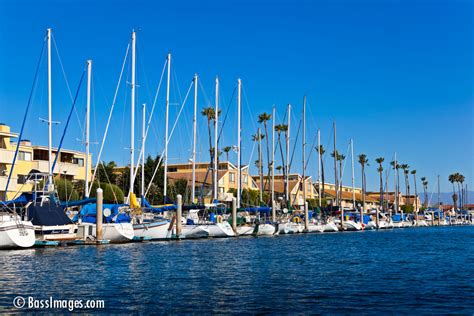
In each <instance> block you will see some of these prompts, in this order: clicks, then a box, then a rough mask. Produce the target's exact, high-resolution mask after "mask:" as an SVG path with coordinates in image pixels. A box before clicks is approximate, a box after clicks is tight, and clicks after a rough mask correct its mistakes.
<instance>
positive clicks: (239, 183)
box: [237, 78, 242, 208]
mask: <svg viewBox="0 0 474 316" xmlns="http://www.w3.org/2000/svg"><path fill="white" fill-rule="evenodd" d="M241 95H242V81H241V80H240V78H239V79H237V208H239V207H240V196H241V191H242V166H241V164H240V163H241V161H240V160H241V159H240V155H241V152H240V143H241V139H240V138H241V133H242V126H241V121H240V120H241V117H240V115H241V106H242V99H241Z"/></svg>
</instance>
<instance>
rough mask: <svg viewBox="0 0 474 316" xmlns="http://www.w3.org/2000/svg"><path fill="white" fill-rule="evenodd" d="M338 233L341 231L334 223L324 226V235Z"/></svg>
mask: <svg viewBox="0 0 474 316" xmlns="http://www.w3.org/2000/svg"><path fill="white" fill-rule="evenodd" d="M338 231H339V228H337V225H336V223H334V222H329V223H327V224H324V225H323V232H324V233H334V232H338Z"/></svg>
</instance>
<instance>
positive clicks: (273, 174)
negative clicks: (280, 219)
mask: <svg viewBox="0 0 474 316" xmlns="http://www.w3.org/2000/svg"><path fill="white" fill-rule="evenodd" d="M271 170H272V171H271V172H272V221H273V222H276V209H275V105H273V109H272V169H271Z"/></svg>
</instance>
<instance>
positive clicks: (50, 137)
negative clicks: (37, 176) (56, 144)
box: [5, 28, 54, 194]
mask: <svg viewBox="0 0 474 316" xmlns="http://www.w3.org/2000/svg"><path fill="white" fill-rule="evenodd" d="M51 32H52V30H51V29H50V28H49V29H48V31H47V35H46V36H47V39H48V187H47V190H48V191H53V190H54V184H53V169H52V167H53V164H52V160H53V148H52V144H53V128H52V124H53V118H52V116H53V113H52V109H53V105H52V103H53V96H52V92H51V35H52V34H51ZM5 194H6V193H5Z"/></svg>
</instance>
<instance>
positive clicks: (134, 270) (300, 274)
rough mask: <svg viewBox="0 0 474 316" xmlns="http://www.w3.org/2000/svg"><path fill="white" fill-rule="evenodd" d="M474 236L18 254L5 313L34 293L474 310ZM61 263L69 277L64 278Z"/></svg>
mask: <svg viewBox="0 0 474 316" xmlns="http://www.w3.org/2000/svg"><path fill="white" fill-rule="evenodd" d="M473 234H474V230H473V229H472V227H471V226H462V227H461V226H453V227H439V228H438V227H428V228H423V229H421V228H420V229H400V230H383V231H372V232H364V233H362V232H351V233H341V234H338V233H337V234H304V235H303V234H299V235H291V236H278V237H267V238H263V237H262V238H255V239H252V238H237V239H235V238H233V239H228V238H225V239H213V240H183V241H179V242H175V243H174V242H173V243H169V242H149V243H139V244H136V243H134V244H124V245H113V244H109V245H104V246H100V247H61V248H45V249H36V250H35V249H29V250H12V251H7V252H2V255H1V256H0V264H1V266H2V267H3V268H2V274H1V276H0V282H1V284H2V287H0V305H1V306H2V307H3V306H4V308H3V309H2V312H5V313H10V312H15V311H17V309H15V308H13V307H12V305H11V301H12V300H13V298H14V297H15V296H16V295H23V296H25V297H26V296H29V295H31V296H34V297H35V298H37V299H46V298H48V297H49V296H53V297H54V298H55V299H63V298H82V299H103V300H104V301H105V303H106V304H105V311H107V313H114V314H123V313H135V312H136V311H137V308H138V309H139V310H140V312H142V313H146V314H148V313H153V314H156V313H158V314H163V313H191V314H213V313H232V312H235V311H239V312H241V313H249V314H255V313H268V312H270V311H278V313H280V314H294V313H305V312H306V311H308V310H313V311H315V310H317V311H318V312H319V313H321V314H334V313H337V314H338V313H341V312H342V313H357V314H366V313H367V312H368V311H369V310H370V311H373V312H374V313H389V312H390V311H393V310H395V309H396V310H397V311H400V312H402V313H407V314H411V313H414V312H416V313H423V314H444V313H455V314H469V313H470V312H471V311H472V310H473V308H474V306H473V301H472V299H471V298H472V291H473V290H474V289H473V285H472V282H471V281H472V278H471V276H472V275H473V273H474V271H473V267H472V265H471V264H469V262H471V261H472V259H473V258H472V256H473V252H472V242H471V241H470V240H472V239H473V238H474V235H473ZM394 240H396V241H397V242H393V241H394ZM86 258H87V259H86ZM59 262H60V263H61V265H62V266H67V267H68V268H67V271H68V272H67V273H65V274H63V275H61V277H58V278H55V279H54V281H53V280H51V276H52V275H55V274H56V273H57V271H58V270H57V269H58V263H59ZM433 266H435V268H434V269H433V268H432V267H433ZM144 276H145V277H144ZM32 279H34V280H35V282H34V284H33V283H32V282H31V280H32ZM157 280H159V281H157ZM37 287H40V288H43V289H45V290H42V291H41V292H38V291H37V290H36V288H37ZM138 289H139V290H138ZM433 294H434V295H433ZM203 301H206V303H203ZM31 311H32V312H40V311H43V312H44V310H41V309H33V310H31ZM61 312H67V309H62V310H61ZM74 312H80V310H74ZM96 312H97V310H96ZM99 312H100V310H99Z"/></svg>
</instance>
